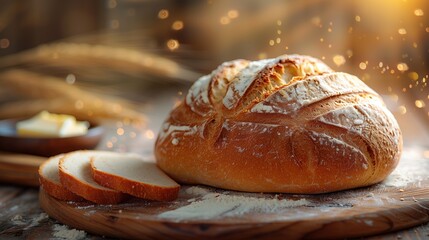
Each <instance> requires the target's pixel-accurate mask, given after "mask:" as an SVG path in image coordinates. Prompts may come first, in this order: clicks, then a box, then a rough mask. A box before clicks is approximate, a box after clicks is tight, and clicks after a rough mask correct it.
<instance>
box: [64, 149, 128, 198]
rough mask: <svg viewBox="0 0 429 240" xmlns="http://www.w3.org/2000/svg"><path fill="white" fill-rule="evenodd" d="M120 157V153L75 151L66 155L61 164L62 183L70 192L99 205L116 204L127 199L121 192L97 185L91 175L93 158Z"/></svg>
mask: <svg viewBox="0 0 429 240" xmlns="http://www.w3.org/2000/svg"><path fill="white" fill-rule="evenodd" d="M95 156H97V157H107V156H110V157H116V158H117V157H120V156H121V154H120V153H114V152H105V151H75V152H71V153H68V154H66V155H65V156H64V157H63V158H62V159H61V160H60V162H59V165H58V166H59V176H60V181H61V183H62V184H63V186H65V187H66V188H67V189H68V190H70V191H71V192H73V193H75V194H77V195H79V196H81V197H83V198H85V199H86V200H89V201H91V202H94V203H98V204H116V203H120V202H122V201H123V200H125V199H126V198H127V195H126V194H124V193H121V192H119V191H116V190H113V189H110V188H106V187H103V186H101V185H99V184H98V183H96V182H95V181H94V179H93V178H92V175H91V166H90V159H91V158H92V157H95Z"/></svg>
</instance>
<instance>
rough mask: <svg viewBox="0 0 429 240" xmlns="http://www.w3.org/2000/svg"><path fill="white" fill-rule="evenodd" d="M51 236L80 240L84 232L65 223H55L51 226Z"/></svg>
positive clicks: (84, 234) (84, 235)
mask: <svg viewBox="0 0 429 240" xmlns="http://www.w3.org/2000/svg"><path fill="white" fill-rule="evenodd" d="M52 230H53V233H52V235H53V237H56V238H61V239H67V240H80V239H84V238H85V237H86V232H84V231H82V230H77V229H70V228H69V227H67V226H66V225H60V224H55V225H54V226H52Z"/></svg>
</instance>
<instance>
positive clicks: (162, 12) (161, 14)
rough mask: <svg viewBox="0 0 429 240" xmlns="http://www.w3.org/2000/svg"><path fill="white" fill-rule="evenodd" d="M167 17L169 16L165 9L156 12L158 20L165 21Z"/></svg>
mask: <svg viewBox="0 0 429 240" xmlns="http://www.w3.org/2000/svg"><path fill="white" fill-rule="evenodd" d="M168 15H169V13H168V10H167V9H161V10H160V11H159V12H158V18H159V19H167V18H168Z"/></svg>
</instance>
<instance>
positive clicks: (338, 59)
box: [332, 55, 346, 67]
mask: <svg viewBox="0 0 429 240" xmlns="http://www.w3.org/2000/svg"><path fill="white" fill-rule="evenodd" d="M332 60H333V61H334V63H335V65H337V66H338V67H339V66H341V65H343V64H344V63H346V59H345V58H344V56H343V55H335V56H334V57H333V58H332Z"/></svg>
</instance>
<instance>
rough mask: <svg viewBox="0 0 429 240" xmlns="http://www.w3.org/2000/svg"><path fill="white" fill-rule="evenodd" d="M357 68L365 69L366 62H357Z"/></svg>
mask: <svg viewBox="0 0 429 240" xmlns="http://www.w3.org/2000/svg"><path fill="white" fill-rule="evenodd" d="M359 68H360V69H362V70H365V69H366V63H364V62H361V63H359Z"/></svg>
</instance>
